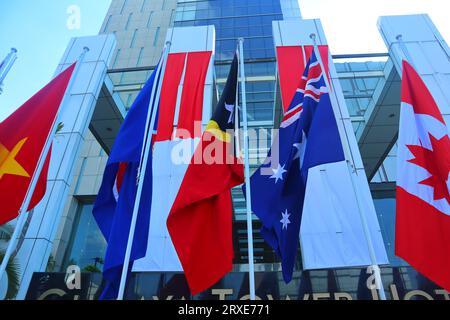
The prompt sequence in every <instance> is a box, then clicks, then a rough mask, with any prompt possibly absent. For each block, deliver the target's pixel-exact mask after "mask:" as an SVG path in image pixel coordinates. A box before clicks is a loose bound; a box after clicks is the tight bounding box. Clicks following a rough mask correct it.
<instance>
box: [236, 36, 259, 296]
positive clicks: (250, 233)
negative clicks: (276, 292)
mask: <svg viewBox="0 0 450 320" xmlns="http://www.w3.org/2000/svg"><path fill="white" fill-rule="evenodd" d="M239 66H240V67H239V78H240V81H241V95H242V112H243V123H244V157H245V159H244V166H245V185H246V188H245V192H246V195H245V198H246V207H247V241H248V267H249V268H248V273H249V274H248V275H249V282H250V283H249V284H250V300H255V299H256V294H255V264H254V263H255V262H254V258H253V219H252V200H251V191H250V157H249V141H248V118H247V96H246V88H245V70H244V39H243V38H239Z"/></svg>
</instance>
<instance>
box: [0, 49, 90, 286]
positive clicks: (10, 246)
mask: <svg viewBox="0 0 450 320" xmlns="http://www.w3.org/2000/svg"><path fill="white" fill-rule="evenodd" d="M88 51H89V48H88V47H84V48H83V53H82V54H81V55H80V58H79V59H78V62H77V65H76V66H75V70H74V71H73V74H72V77H71V79H70V81H69V85H68V86H67V89H66V92H65V94H64V97H63V99H62V101H61V104H60V107H59V109H58V112H57V114H56V116H55V119H54V120H53V124H52V130H51V132H50V134H49V135H48V136H47V140H46V142H45V145H44V149H43V150H42V152H41V155H40V157H39V160H38V165H37V167H36V170H35V171H34V173H33V176H32V178H31V182H30V186H29V187H28V190H27V193H26V195H25V199H24V201H23V203H22V206H21V207H20V210H19V217H18V219H17V223H16V227H15V229H14V233H13V235H12V236H11V240H10V241H9V244H8V248H7V249H6V253H5V256H4V257H3V261H2V264H1V266H0V281H1V279H2V276H3V274H4V273H5V270H6V266H7V265H8V263H9V260H10V259H11V256H12V254H13V252H14V250H15V247H16V243H17V239H18V238H19V235H20V233H21V232H22V229H23V226H24V225H25V221H26V217H27V215H26V213H27V210H28V206H29V205H30V202H31V198H32V197H33V194H34V190H35V188H36V185H37V183H38V181H39V176H40V175H41V172H42V168H43V167H44V164H45V159H46V158H47V155H48V153H49V151H50V147H51V145H52V142H53V139H54V137H55V134H56V131H57V130H58V118H59V116H60V114H61V106H63V105H64V104H65V103H66V101H67V100H68V99H69V96H70V92H71V89H72V86H73V84H74V82H75V79H76V75H77V74H78V71H79V70H80V67H81V64H82V62H83V60H84V57H85V55H86V53H87V52H88Z"/></svg>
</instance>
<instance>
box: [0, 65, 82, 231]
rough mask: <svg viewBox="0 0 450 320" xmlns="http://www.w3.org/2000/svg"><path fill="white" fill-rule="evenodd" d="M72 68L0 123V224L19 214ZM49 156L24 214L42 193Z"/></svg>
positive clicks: (45, 181)
mask: <svg viewBox="0 0 450 320" xmlns="http://www.w3.org/2000/svg"><path fill="white" fill-rule="evenodd" d="M74 68H75V64H73V65H71V66H70V67H68V68H67V69H66V70H65V71H64V72H62V73H61V74H59V75H58V76H57V77H56V78H54V79H53V80H52V81H51V82H50V83H49V84H47V85H46V86H45V87H44V88H42V89H41V90H40V91H39V92H38V93H36V94H35V95H34V96H33V97H32V98H30V99H29V100H28V101H27V102H25V104H24V105H22V106H21V107H20V108H19V109H17V110H16V111H15V112H14V113H13V114H12V115H11V116H9V117H8V118H7V119H5V120H4V121H3V122H2V123H0V225H2V224H5V223H7V222H9V221H11V220H14V219H15V218H16V217H17V216H18V215H19V210H20V207H21V206H22V202H23V201H24V198H25V196H26V193H27V191H28V188H29V186H30V183H31V178H32V177H33V174H34V172H35V171H36V167H37V165H38V162H39V158H40V157H41V154H42V151H43V149H44V145H45V143H46V141H47V138H48V136H49V134H50V131H51V130H52V126H53V124H54V122H55V118H56V115H57V113H58V109H59V106H60V104H61V101H62V99H63V97H64V93H65V92H66V89H67V86H68V84H69V81H70V78H71V77H72V73H73V70H74ZM50 154H51V152H49V153H48V155H47V157H46V159H45V164H44V167H43V169H42V172H41V174H40V176H39V180H38V183H37V185H36V189H35V191H34V193H33V197H32V198H31V202H30V205H29V207H28V210H27V211H29V210H31V209H33V208H34V207H35V206H36V205H37V204H38V203H39V201H40V200H41V199H42V197H43V196H44V194H45V189H46V185H47V173H48V167H49V163H50Z"/></svg>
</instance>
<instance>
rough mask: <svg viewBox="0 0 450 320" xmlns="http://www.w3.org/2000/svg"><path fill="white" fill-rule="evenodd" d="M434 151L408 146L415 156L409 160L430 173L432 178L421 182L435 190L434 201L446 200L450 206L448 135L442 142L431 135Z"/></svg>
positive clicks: (449, 148) (449, 151)
mask: <svg viewBox="0 0 450 320" xmlns="http://www.w3.org/2000/svg"><path fill="white" fill-rule="evenodd" d="M430 141H431V146H432V148H433V150H429V149H426V148H424V147H421V146H416V145H407V147H408V149H409V151H411V153H412V154H413V155H414V158H413V159H410V160H408V162H411V163H413V164H415V165H417V166H419V167H422V168H424V169H426V170H427V171H428V173H430V175H431V176H430V177H428V178H427V179H425V180H423V181H420V182H419V183H420V184H423V185H427V186H430V187H432V188H433V189H434V195H433V197H434V200H440V199H445V200H447V203H449V204H450V194H449V190H448V187H447V179H448V174H449V172H450V139H449V136H448V135H445V136H443V137H442V138H441V139H440V140H438V139H436V138H435V137H433V136H432V135H431V134H430Z"/></svg>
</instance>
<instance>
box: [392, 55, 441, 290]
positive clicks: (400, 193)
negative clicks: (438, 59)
mask: <svg viewBox="0 0 450 320" xmlns="http://www.w3.org/2000/svg"><path fill="white" fill-rule="evenodd" d="M397 168H398V170H397V172H398V178H397V218H396V219H397V221H396V242H395V251H396V255H398V256H399V257H401V258H403V259H404V260H405V261H407V262H408V263H409V264H410V265H411V266H413V267H414V268H415V269H416V270H417V271H419V272H420V273H422V274H423V275H425V276H426V277H428V278H429V279H430V280H432V281H433V282H435V283H436V284H438V285H439V286H441V287H443V288H445V289H446V290H450V194H449V186H450V181H449V172H450V139H449V135H448V130H447V126H446V124H445V122H444V119H443V117H442V115H441V113H440V111H439V108H438V106H437V104H436V102H435V101H434V99H433V97H432V96H431V94H430V92H429V91H428V89H427V87H426V86H425V83H424V82H423V81H422V79H421V78H420V76H419V75H418V74H417V72H416V71H415V70H414V69H413V67H412V66H411V65H410V64H408V63H407V62H406V61H403V76H402V106H401V116H400V130H399V139H398V167H397Z"/></svg>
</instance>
